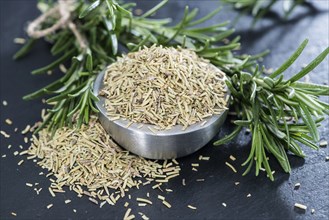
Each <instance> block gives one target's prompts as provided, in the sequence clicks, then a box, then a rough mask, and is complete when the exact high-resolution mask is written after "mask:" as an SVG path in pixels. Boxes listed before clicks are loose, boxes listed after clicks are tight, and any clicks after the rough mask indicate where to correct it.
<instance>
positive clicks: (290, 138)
mask: <svg viewBox="0 0 329 220" xmlns="http://www.w3.org/2000/svg"><path fill="white" fill-rule="evenodd" d="M69 2H72V1H67V0H61V1H59V3H44V2H43V1H41V2H40V3H39V8H41V9H42V12H43V15H47V16H44V17H46V18H47V19H44V22H43V23H42V25H41V24H39V25H36V24H37V23H36V21H34V22H32V24H34V26H31V25H30V26H29V27H30V28H28V33H29V35H30V36H32V37H31V39H30V41H29V43H28V44H27V45H26V46H24V47H23V48H22V49H21V50H20V51H19V52H18V53H17V54H16V55H15V56H14V58H20V57H22V56H23V55H25V54H27V53H28V51H29V50H30V49H31V48H32V46H33V44H34V42H35V41H36V40H37V39H39V38H42V37H44V38H45V39H46V40H48V41H50V42H52V43H53V48H52V49H51V52H52V54H54V55H59V58H58V59H57V60H56V61H54V62H53V63H51V64H49V65H47V66H46V67H43V68H40V69H38V70H35V71H33V73H35V74H42V73H44V72H47V71H49V70H54V69H56V68H57V66H58V65H59V64H61V63H64V62H68V61H70V60H71V64H70V65H71V66H70V67H69V69H68V71H67V72H66V74H65V75H64V76H63V77H62V78H60V79H58V80H57V81H55V82H53V83H51V84H49V85H47V86H46V87H44V88H41V89H40V90H38V91H36V92H33V93H31V94H29V95H27V96H25V97H24V99H34V98H38V97H41V96H45V95H50V98H49V99H48V100H47V103H48V104H51V105H53V108H52V109H49V110H48V111H49V114H48V116H47V118H46V119H45V121H44V123H43V124H42V126H40V127H39V129H38V130H40V129H42V128H44V127H48V128H49V129H50V130H51V131H55V130H56V129H57V128H61V127H63V126H65V125H72V123H73V122H76V121H77V124H78V126H80V125H81V124H82V123H84V122H85V123H87V122H88V120H89V118H90V115H91V113H92V112H97V109H96V108H95V106H94V101H97V100H98V99H97V97H96V96H94V94H93V93H92V87H93V82H94V79H95V76H96V74H97V73H98V72H100V71H101V70H103V69H104V68H105V66H107V65H109V64H110V63H112V62H114V61H115V59H116V57H117V56H118V55H120V51H122V50H119V49H118V47H119V45H121V46H122V47H123V48H126V49H128V50H129V51H136V50H138V49H139V48H140V47H142V46H143V45H146V46H151V45H153V44H156V45H164V46H181V47H183V48H184V47H186V48H189V49H193V50H195V51H196V53H197V54H198V55H199V56H201V57H203V58H206V59H208V60H210V61H211V63H213V64H214V65H215V66H217V67H218V68H219V69H220V70H222V71H223V72H225V73H226V74H227V76H228V78H229V79H228V80H227V82H226V83H227V86H228V87H229V89H230V91H231V94H232V96H233V101H234V107H235V109H236V110H237V113H238V114H239V113H240V112H241V114H240V115H241V118H240V119H239V120H237V121H235V124H237V128H236V129H235V130H234V132H233V133H232V134H231V135H228V136H226V137H224V138H223V139H222V140H219V141H217V142H215V145H220V144H223V143H225V142H227V141H230V140H232V139H233V138H234V137H235V136H236V135H237V134H239V132H240V131H241V129H242V127H248V128H249V129H250V130H251V131H252V134H253V138H252V145H251V149H250V155H249V157H248V159H247V160H246V162H245V163H244V165H247V164H248V167H247V169H246V173H247V172H248V171H249V170H250V169H251V167H252V166H253V164H254V161H255V166H256V175H258V173H259V170H261V168H263V167H264V168H265V169H266V171H267V173H268V175H269V177H270V178H271V179H272V180H273V175H272V172H271V169H270V165H269V161H268V160H267V154H268V153H271V154H273V155H274V156H275V157H276V158H277V160H278V161H279V163H280V164H281V166H282V167H283V169H284V170H285V171H286V172H289V171H290V165H289V161H288V158H287V153H286V150H289V151H291V152H292V153H294V154H295V155H298V156H301V157H304V154H303V152H302V150H301V148H300V147H299V144H300V143H302V144H305V145H307V146H309V147H311V148H314V149H317V145H316V144H315V142H317V141H318V139H319V134H318V131H317V126H319V123H320V121H321V120H322V119H323V118H321V117H319V116H321V115H323V114H328V113H329V111H328V107H329V104H327V103H324V102H321V101H320V100H319V99H318V96H319V95H329V87H328V86H323V85H316V84H310V83H301V82H297V80H299V79H300V78H301V77H303V76H305V75H306V74H308V73H309V72H310V71H311V70H312V69H314V68H315V67H316V66H317V65H318V64H319V63H320V62H321V61H322V60H323V59H324V58H325V57H326V56H327V55H328V51H329V49H326V50H325V51H324V52H323V53H321V54H320V55H319V56H318V57H317V58H316V59H315V60H314V61H312V62H311V63H310V64H309V65H308V66H307V67H305V68H304V69H303V70H302V71H300V72H299V73H297V74H296V75H295V76H293V77H292V78H291V79H289V80H284V79H283V72H284V71H285V70H286V69H287V68H288V67H289V66H290V65H291V64H292V63H293V62H294V61H295V60H296V59H297V57H298V56H299V54H300V53H301V52H302V50H303V49H304V47H305V46H306V44H307V41H305V42H303V44H302V45H301V46H300V47H299V48H298V49H297V51H296V52H295V53H294V54H293V55H292V56H291V57H290V58H289V59H288V60H287V61H286V62H284V64H283V65H282V66H281V67H280V68H278V69H277V70H276V71H275V72H274V73H273V74H272V75H270V76H269V77H263V76H262V72H263V70H261V69H259V68H258V66H257V65H255V63H256V59H257V58H259V57H260V56H263V55H265V53H263V54H259V55H256V56H244V57H242V56H237V55H235V54H234V53H233V51H235V50H238V49H239V47H240V43H239V39H240V38H239V37H236V38H234V39H232V40H228V38H230V36H231V35H232V34H233V32H234V30H232V29H228V28H227V25H228V22H223V23H218V24H215V25H211V26H203V27H199V25H202V24H203V23H204V22H205V21H207V20H208V19H211V18H212V17H213V16H214V15H215V14H217V13H218V12H219V11H220V8H218V9H215V10H214V11H213V12H212V13H209V14H208V15H206V16H205V17H202V18H199V19H196V17H197V12H198V10H197V9H192V10H190V9H189V8H188V7H186V8H185V11H184V14H183V18H182V20H181V21H180V22H178V23H177V24H175V25H173V24H172V23H171V19H169V18H165V19H155V18H149V16H151V15H152V14H154V13H155V12H156V11H157V10H159V9H160V8H161V7H162V6H163V5H164V4H165V3H166V1H163V2H161V3H159V4H158V5H156V6H155V7H154V8H152V9H150V10H149V11H147V12H145V13H144V14H143V15H141V16H133V15H132V8H133V6H134V4H132V3H127V4H119V3H118V2H116V1H115V0H96V1H90V2H89V3H88V1H84V0H77V1H75V3H74V4H73V5H70V7H65V6H67V5H66V4H68V3H69ZM248 2H249V4H247V3H248ZM259 2H263V1H259ZM296 2H297V1H296ZM246 4H247V5H246V6H247V7H251V6H253V4H255V1H254V0H253V1H246ZM257 4H260V3H257ZM272 4H274V3H272ZM258 7H260V6H258ZM59 9H62V10H59ZM69 9H70V10H69ZM255 11H256V12H257V11H258V12H260V9H257V10H256V9H255ZM63 12H64V13H63ZM256 12H255V13H256ZM67 15H69V16H67ZM58 18H60V19H61V20H58ZM39 21H40V20H39ZM39 23H41V22H39ZM196 25H198V27H195V26H196ZM40 27H42V28H44V30H45V31H39V30H38V28H40ZM291 118H293V119H294V121H295V122H294V121H292V120H291Z"/></svg>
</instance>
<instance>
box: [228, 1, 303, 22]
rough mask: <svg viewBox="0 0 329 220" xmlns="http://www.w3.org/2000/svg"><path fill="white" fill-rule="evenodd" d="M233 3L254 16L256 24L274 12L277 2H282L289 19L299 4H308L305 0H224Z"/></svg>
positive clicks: (285, 14) (285, 17)
mask: <svg viewBox="0 0 329 220" xmlns="http://www.w3.org/2000/svg"><path fill="white" fill-rule="evenodd" d="M223 1H224V2H226V3H229V4H232V5H233V6H234V7H235V8H236V9H239V10H242V11H243V12H245V13H250V14H251V15H252V16H254V18H255V19H254V24H255V22H257V21H258V20H259V19H260V18H262V17H264V16H265V15H267V14H269V13H270V12H272V9H273V6H274V5H275V4H277V3H279V4H282V10H283V14H284V19H287V18H288V16H289V15H290V14H291V12H292V11H293V10H294V9H295V7H296V6H299V5H307V4H306V2H305V0H284V1H278V0H223Z"/></svg>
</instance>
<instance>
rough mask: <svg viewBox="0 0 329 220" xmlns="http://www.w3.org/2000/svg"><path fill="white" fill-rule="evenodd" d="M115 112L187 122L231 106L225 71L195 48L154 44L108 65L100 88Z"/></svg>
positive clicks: (165, 124)
mask: <svg viewBox="0 0 329 220" xmlns="http://www.w3.org/2000/svg"><path fill="white" fill-rule="evenodd" d="M101 94H103V95H104V96H105V97H106V98H107V99H106V102H105V107H106V108H107V111H108V115H109V116H110V118H114V119H117V118H120V117H121V118H126V119H129V120H131V121H132V122H140V123H148V124H153V125H156V126H158V127H159V128H160V129H169V128H171V127H172V126H174V125H177V124H179V125H183V126H184V127H183V128H186V127H188V126H189V125H192V124H194V123H196V122H200V121H202V120H204V119H205V118H207V117H209V116H211V115H213V114H220V113H222V112H223V111H224V110H225V109H227V108H226V101H227V100H226V97H225V95H226V84H225V73H223V72H222V71H221V70H219V69H218V68H216V67H215V66H214V65H212V64H211V63H210V62H209V61H208V60H206V59H203V58H200V57H198V55H197V54H196V53H195V52H194V51H191V50H187V49H182V48H177V49H176V48H173V47H169V48H163V47H162V46H155V45H153V46H152V47H150V48H147V47H144V48H143V49H141V50H139V51H138V52H131V53H128V54H127V55H124V56H123V57H122V58H118V60H117V62H115V63H113V64H111V65H110V66H108V68H107V70H106V73H105V76H104V88H103V89H102V91H101Z"/></svg>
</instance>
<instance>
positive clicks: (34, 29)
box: [27, 0, 87, 49]
mask: <svg viewBox="0 0 329 220" xmlns="http://www.w3.org/2000/svg"><path fill="white" fill-rule="evenodd" d="M74 3H75V0H58V4H57V5H55V6H54V7H53V8H51V9H50V10H48V11H47V12H45V13H43V14H42V15H40V16H39V17H38V18H36V19H35V20H34V21H32V22H31V23H30V24H29V26H28V27H27V34H28V35H29V36H30V37H31V38H36V39H38V38H42V37H45V36H47V35H49V34H51V33H54V32H55V31H57V30H58V29H61V28H62V29H63V28H67V27H68V28H69V29H70V30H71V31H72V33H73V34H74V35H75V37H76V39H77V41H78V43H79V45H80V48H81V49H85V48H87V45H86V41H85V40H84V38H83V37H82V35H81V34H80V32H79V31H78V30H77V28H76V25H75V24H74V23H73V22H72V20H71V8H72V6H73V5H74ZM49 17H59V18H60V19H59V20H58V21H57V22H56V23H55V24H53V25H52V26H51V27H48V28H45V29H43V30H41V29H40V27H41V24H42V23H43V22H45V21H46V19H47V18H49Z"/></svg>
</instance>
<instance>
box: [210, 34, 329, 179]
mask: <svg viewBox="0 0 329 220" xmlns="http://www.w3.org/2000/svg"><path fill="white" fill-rule="evenodd" d="M307 42H308V41H307V40H305V41H304V42H303V43H302V44H301V45H300V46H299V48H298V49H297V50H296V52H295V53H294V54H293V55H292V56H291V57H290V58H289V59H288V60H287V61H286V62H285V63H284V64H283V65H282V66H281V67H279V68H278V69H277V70H276V71H274V72H273V73H272V74H271V75H269V76H268V77H262V70H260V69H259V68H258V67H257V68H256V69H255V71H254V72H252V73H249V72H244V71H237V72H235V73H233V75H232V77H230V79H229V80H227V82H226V83H227V86H228V87H229V89H230V91H231V93H232V95H233V99H234V105H235V106H234V107H235V109H237V113H241V118H240V119H239V120H235V121H234V124H236V125H237V126H236V128H235V129H234V131H233V132H232V133H231V134H229V135H227V136H225V137H224V138H223V139H221V140H218V141H216V142H215V143H214V145H221V144H224V143H226V142H228V141H230V140H232V139H233V138H234V137H235V136H237V135H238V134H239V132H240V131H241V129H242V127H247V128H249V129H250V130H251V132H252V144H251V149H250V154H249V157H248V158H247V160H246V161H245V162H244V163H243V164H242V165H243V166H245V165H247V164H248V167H247V169H246V171H245V173H244V174H246V173H248V172H249V171H250V169H251V167H252V165H253V164H254V162H255V167H256V175H258V174H259V171H260V169H261V168H265V170H266V171H267V174H268V176H269V178H270V179H271V180H274V178H273V175H272V171H271V168H270V165H269V161H268V160H267V152H268V153H271V154H273V155H274V156H275V158H276V159H277V160H278V162H279V163H280V165H281V167H282V168H283V170H284V171H285V172H290V164H289V160H288V158H287V153H286V151H290V152H292V153H293V154H295V155H297V156H299V157H304V156H305V155H304V153H303V151H302V149H301V148H300V146H299V144H304V145H306V146H309V147H311V148H313V149H318V146H317V142H318V141H319V138H320V137H319V133H318V130H317V127H318V126H320V124H319V123H320V122H321V121H322V120H323V119H324V117H323V115H325V114H327V115H329V104H328V103H325V102H322V101H320V100H319V99H318V96H319V95H325V96H329V87H328V86H323V85H317V84H311V83H302V82H297V80H299V79H300V78H302V77H303V76H305V75H306V74H308V73H309V72H310V71H312V70H313V69H314V68H315V67H316V66H317V65H319V64H320V63H321V62H322V61H323V60H324V58H325V57H326V56H327V55H328V53H329V48H327V49H326V50H324V51H323V52H322V53H321V54H320V55H319V56H318V57H316V58H315V59H314V60H313V61H312V62H311V63H310V64H309V65H307V66H306V67H305V68H304V69H302V70H301V71H300V72H298V73H297V74H295V75H294V76H293V77H291V78H290V79H288V80H284V79H283V73H284V71H285V70H286V69H288V67H289V66H290V65H291V64H292V63H293V62H294V61H295V60H296V59H297V58H298V56H299V55H300V54H301V52H302V51H303V50H304V48H305V46H306V44H307Z"/></svg>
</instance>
